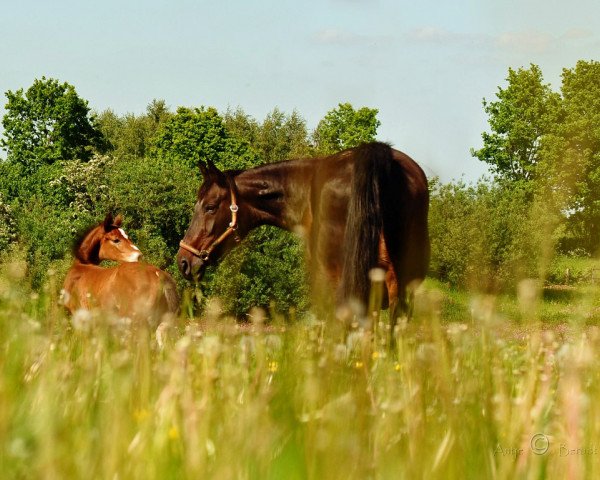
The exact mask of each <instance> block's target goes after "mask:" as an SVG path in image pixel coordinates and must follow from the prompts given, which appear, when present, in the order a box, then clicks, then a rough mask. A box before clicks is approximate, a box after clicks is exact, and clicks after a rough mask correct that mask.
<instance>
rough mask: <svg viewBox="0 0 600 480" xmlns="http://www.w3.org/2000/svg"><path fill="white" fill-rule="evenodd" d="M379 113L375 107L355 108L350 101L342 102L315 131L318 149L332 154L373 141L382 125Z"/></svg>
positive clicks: (328, 113) (326, 116) (323, 152)
mask: <svg viewBox="0 0 600 480" xmlns="http://www.w3.org/2000/svg"><path fill="white" fill-rule="evenodd" d="M378 113H379V111H378V110H377V109H375V108H368V107H362V108H360V109H358V110H355V109H354V107H353V106H352V105H351V104H350V103H340V104H339V105H338V107H337V108H334V109H333V110H330V111H329V112H327V114H326V115H325V117H324V118H323V119H322V120H321V121H320V122H319V124H318V125H317V128H316V129H315V131H314V133H313V139H314V142H315V147H316V149H317V151H318V152H319V153H322V154H330V153H335V152H339V151H340V150H344V149H346V148H351V147H357V146H358V145H360V144H361V143H367V142H372V141H373V140H375V136H376V135H377V129H378V128H379V126H380V125H381V122H380V121H379V120H378V119H377V114H378Z"/></svg>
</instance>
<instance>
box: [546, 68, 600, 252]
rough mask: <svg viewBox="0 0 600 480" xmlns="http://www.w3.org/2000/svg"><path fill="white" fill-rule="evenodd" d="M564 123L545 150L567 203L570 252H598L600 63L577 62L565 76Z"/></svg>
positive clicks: (558, 124)
mask: <svg viewBox="0 0 600 480" xmlns="http://www.w3.org/2000/svg"><path fill="white" fill-rule="evenodd" d="M561 93H562V113H563V118H562V121H561V122H560V123H557V124H556V125H555V126H554V129H553V132H552V133H553V135H552V136H550V137H549V138H548V141H547V142H546V143H547V145H546V148H545V156H546V163H547V165H548V169H549V171H551V172H552V177H551V178H552V179H553V187H554V192H556V191H557V190H558V191H561V192H562V193H563V194H564V196H565V197H567V198H568V200H567V202H566V210H567V211H568V218H567V225H568V230H569V232H568V233H569V236H570V237H571V242H570V247H572V248H573V247H574V248H577V247H580V248H583V249H585V250H587V251H588V252H590V253H595V251H596V249H597V248H598V247H599V246H600V62H596V61H590V62H587V61H579V62H577V64H576V66H575V67H574V68H572V69H564V70H563V74H562V87H561Z"/></svg>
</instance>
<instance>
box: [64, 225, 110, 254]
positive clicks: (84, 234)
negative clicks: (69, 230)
mask: <svg viewBox="0 0 600 480" xmlns="http://www.w3.org/2000/svg"><path fill="white" fill-rule="evenodd" d="M102 224H103V222H100V223H98V224H96V225H92V226H91V227H88V228H86V229H85V230H83V231H81V232H79V233H78V234H77V236H76V237H75V241H74V242H73V246H72V247H71V252H72V253H73V255H74V256H75V258H76V259H77V260H79V261H80V262H82V263H99V259H98V255H99V253H100V237H101V236H100V235H98V239H97V241H94V243H93V244H92V245H91V247H90V248H89V249H88V250H89V251H88V253H87V255H86V254H84V252H83V251H82V246H83V244H84V242H85V241H86V240H87V239H88V237H89V236H90V235H91V234H92V232H93V231H94V230H96V229H97V228H99V227H101V226H102ZM105 228H106V227H105ZM115 228H119V227H117V226H116V225H111V226H110V227H109V229H108V231H107V233H108V232H110V231H111V230H114V229H115Z"/></svg>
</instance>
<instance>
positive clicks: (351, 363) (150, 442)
mask: <svg viewBox="0 0 600 480" xmlns="http://www.w3.org/2000/svg"><path fill="white" fill-rule="evenodd" d="M526 287H527V285H526ZM529 288H533V290H532V291H530V292H525V293H524V294H522V295H521V296H520V297H517V296H514V297H510V296H507V297H493V296H473V295H468V294H467V293H464V292H458V291H452V290H449V289H448V288H447V287H444V286H443V285H441V284H439V283H437V282H434V281H428V282H426V284H425V286H424V288H423V289H422V291H421V292H420V294H419V297H418V299H417V308H416V316H415V319H414V321H412V322H410V323H408V324H406V323H401V325H400V326H399V331H398V336H397V346H396V349H395V350H394V351H390V350H389V349H388V346H387V339H388V332H387V331H386V328H385V315H384V316H383V317H382V319H381V325H379V328H378V329H377V330H376V331H377V332H378V333H377V336H376V337H375V338H373V337H372V336H371V334H370V333H369V332H368V331H364V330H361V329H359V328H358V327H357V328H354V329H353V330H351V331H350V332H349V333H346V332H345V330H344V328H343V327H342V325H340V324H338V323H336V322H335V321H330V322H322V321H320V320H318V319H317V320H315V319H305V320H303V321H298V322H296V323H294V324H287V325H286V324H283V323H281V322H275V324H272V325H267V326H262V325H260V324H258V325H257V324H249V325H237V324H236V323H235V322H233V320H231V319H227V318H221V317H220V316H219V315H218V309H217V308H216V307H215V309H213V310H212V311H211V310H209V315H208V316H207V317H206V318H203V319H201V320H199V321H184V322H183V323H182V324H181V325H179V326H176V327H163V328H161V329H160V330H159V331H158V333H157V332H155V331H149V330H148V329H146V328H145V327H143V326H135V325H133V326H131V325H127V324H126V323H124V324H119V323H109V322H107V321H106V320H105V319H103V318H101V317H97V316H94V315H92V316H91V317H86V318H82V319H80V321H79V322H73V321H72V320H71V319H69V318H67V317H66V316H65V315H64V314H63V312H62V311H61V310H60V309H59V308H57V307H56V302H55V300H56V299H55V298H54V297H53V296H54V294H53V291H54V290H53V288H52V287H50V288H48V290H47V291H45V292H44V291H42V292H40V293H39V294H38V293H34V292H31V291H30V289H28V287H27V286H26V284H25V281H24V279H23V272H22V270H21V269H20V267H19V265H17V264H15V265H10V266H8V267H6V268H5V269H4V271H2V273H0V346H1V349H0V471H1V472H2V476H3V477H5V476H6V477H5V478H40V477H43V478H111V479H112V478H143V479H152V478H161V479H162V478H218V479H228V478H236V479H237V478H242V479H253V478H256V479H265V478H267V479H268V478H273V479H281V478H285V479H293V478H313V479H329V478H332V479H335V478H343V479H348V478H358V479H363V478H515V477H517V478H530V477H531V478H541V477H549V478H567V477H569V476H570V477H571V478H579V477H582V476H585V477H588V478H597V476H598V475H599V474H600V424H599V420H600V391H599V385H600V383H599V380H600V379H599V376H600V359H599V358H598V354H597V352H598V351H600V330H599V329H598V328H597V327H595V326H593V325H592V326H591V325H590V323H593V321H591V320H590V319H592V320H593V318H594V317H593V315H595V314H594V310H595V308H596V304H597V301H598V294H597V292H596V288H594V287H593V286H592V287H588V288H586V289H583V290H582V291H580V292H578V294H577V295H578V297H577V298H578V300H577V302H563V301H562V300H560V299H558V300H557V299H553V300H551V301H542V298H541V291H538V290H536V289H535V287H534V286H533V287H532V286H531V285H529ZM528 295H529V296H528ZM552 302H554V303H552ZM563 309H566V310H565V311H563ZM557 312H558V313H557ZM553 315H554V316H555V317H553ZM590 315H591V316H590ZM258 317H260V315H257V316H255V317H254V318H258ZM536 435H538V436H536ZM546 447H547V451H545V448H546Z"/></svg>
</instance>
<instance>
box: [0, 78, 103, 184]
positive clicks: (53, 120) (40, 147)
mask: <svg viewBox="0 0 600 480" xmlns="http://www.w3.org/2000/svg"><path fill="white" fill-rule="evenodd" d="M6 97H7V99H8V103H7V104H6V107H5V108H6V114H5V115H4V118H3V120H2V125H3V127H4V137H5V138H3V139H2V140H1V143H0V144H1V146H2V148H4V149H5V150H6V151H7V159H8V160H9V161H11V162H16V163H21V164H23V165H24V166H25V167H26V169H27V170H28V171H29V172H31V171H34V170H36V169H37V168H39V166H40V165H42V164H50V163H54V162H56V161H57V160H70V159H74V158H78V159H81V160H84V161H85V160H89V159H90V158H91V156H92V154H93V150H94V149H102V148H103V147H104V142H103V137H102V134H101V133H100V131H99V130H98V128H97V127H96V124H95V119H94V117H92V116H91V115H90V109H89V107H88V103H87V101H85V100H83V99H82V98H81V97H79V95H77V92H76V91H75V88H74V87H73V86H72V85H69V84H68V83H66V82H65V83H62V84H61V83H59V81H58V80H55V79H46V78H45V77H42V79H41V80H37V79H36V80H35V81H34V82H33V85H32V86H31V87H29V89H28V90H27V91H26V92H24V91H23V89H19V90H17V91H16V92H12V91H10V90H9V91H8V92H6Z"/></svg>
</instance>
